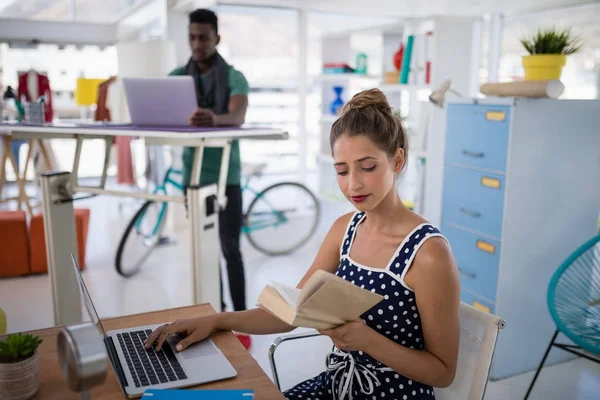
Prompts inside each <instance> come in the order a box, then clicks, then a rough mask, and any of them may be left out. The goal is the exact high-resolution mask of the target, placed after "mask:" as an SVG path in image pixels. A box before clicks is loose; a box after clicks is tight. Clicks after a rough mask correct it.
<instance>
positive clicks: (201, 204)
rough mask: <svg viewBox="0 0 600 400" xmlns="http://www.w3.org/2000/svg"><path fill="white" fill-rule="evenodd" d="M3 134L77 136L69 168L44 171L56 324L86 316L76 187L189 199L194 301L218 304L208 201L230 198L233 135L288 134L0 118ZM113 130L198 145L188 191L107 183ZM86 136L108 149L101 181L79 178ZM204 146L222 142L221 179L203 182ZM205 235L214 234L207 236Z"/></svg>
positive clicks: (156, 141) (149, 140) (152, 141)
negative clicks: (75, 263) (79, 277)
mask: <svg viewBox="0 0 600 400" xmlns="http://www.w3.org/2000/svg"><path fill="white" fill-rule="evenodd" d="M0 136H5V137H10V138H14V139H26V140H38V139H73V140H76V150H75V157H74V161H73V168H72V171H71V172H53V173H49V174H44V176H42V191H43V199H42V202H43V205H44V229H45V236H46V249H47V256H48V272H49V275H50V279H51V282H52V301H53V306H54V319H55V324H56V325H71V324H74V323H79V322H81V321H82V313H81V303H80V296H79V289H78V286H77V282H76V278H75V274H73V267H72V263H71V253H73V255H75V256H76V257H75V258H76V259H77V246H76V237H75V217H74V215H73V200H76V199H75V198H74V195H75V194H76V193H83V194H93V195H99V194H110V195H115V196H122V197H137V198H142V199H148V200H155V201H172V202H180V203H184V202H187V206H188V210H189V212H188V216H189V218H190V220H191V221H190V222H191V229H190V245H191V251H192V277H191V278H192V293H193V295H194V302H195V304H201V303H206V302H209V303H211V304H212V306H213V307H214V308H215V309H220V305H221V299H220V285H219V284H218V279H219V265H218V259H219V254H220V253H219V251H220V245H219V238H218V218H217V213H214V214H212V215H207V210H206V208H207V207H206V201H207V198H209V197H210V196H212V195H215V196H216V197H217V201H218V204H219V206H220V207H221V208H223V207H225V205H226V204H227V198H226V196H225V186H226V182H227V173H228V167H229V156H230V151H231V141H232V140H234V139H287V137H288V134H287V132H284V131H282V130H276V129H253V128H250V129H244V128H222V129H218V128H217V129H216V128H207V129H201V128H192V127H181V128H179V127H177V128H154V127H144V128H139V127H132V126H126V125H106V124H105V125H66V124H65V125H48V126H27V125H17V124H0ZM114 136H135V137H139V138H143V139H144V141H145V143H146V145H147V146H155V145H172V146H189V147H195V148H196V154H195V157H194V161H193V167H192V174H191V180H190V187H189V188H188V190H187V193H186V195H184V196H163V195H151V194H146V193H131V192H122V191H115V190H107V189H105V183H106V170H107V168H108V161H109V152H110V143H112V139H113V137H114ZM86 139H102V140H104V141H105V142H106V152H105V157H104V166H103V170H102V179H101V182H100V185H99V186H98V187H85V186H79V184H78V179H77V175H78V170H79V162H80V157H81V148H82V145H83V141H84V140H86ZM205 147H219V148H223V157H222V160H221V172H220V176H219V182H218V183H217V185H209V186H207V187H203V188H202V189H201V188H200V187H199V184H200V173H201V166H202V155H203V151H204V148H205ZM207 236H209V237H210V240H207Z"/></svg>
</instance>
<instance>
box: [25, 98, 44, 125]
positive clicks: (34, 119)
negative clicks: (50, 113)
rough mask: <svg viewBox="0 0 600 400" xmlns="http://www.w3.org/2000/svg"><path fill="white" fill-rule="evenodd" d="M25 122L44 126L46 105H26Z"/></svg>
mask: <svg viewBox="0 0 600 400" xmlns="http://www.w3.org/2000/svg"><path fill="white" fill-rule="evenodd" d="M23 106H24V109H25V122H26V123H27V124H29V125H44V103H31V102H30V103H25V104H24V105H23Z"/></svg>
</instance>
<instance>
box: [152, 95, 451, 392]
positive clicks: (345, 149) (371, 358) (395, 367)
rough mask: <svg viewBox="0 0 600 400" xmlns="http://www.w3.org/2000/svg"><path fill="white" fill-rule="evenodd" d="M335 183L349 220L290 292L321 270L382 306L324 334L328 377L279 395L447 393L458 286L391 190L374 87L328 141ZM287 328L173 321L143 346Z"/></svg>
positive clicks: (380, 100) (444, 252) (402, 150)
mask: <svg viewBox="0 0 600 400" xmlns="http://www.w3.org/2000/svg"><path fill="white" fill-rule="evenodd" d="M330 144H331V150H332V154H333V158H334V166H335V169H336V171H337V174H338V184H339V187H340V189H341V191H342V192H343V193H344V195H345V196H346V198H347V199H348V200H349V201H350V202H351V203H352V204H353V205H354V206H355V207H356V209H357V210H358V212H356V213H350V214H347V215H344V216H342V217H340V218H339V219H338V220H337V221H336V222H335V223H334V224H333V226H332V227H331V229H330V231H329V233H328V234H327V237H326V238H325V240H324V242H323V244H322V246H321V248H320V250H319V253H318V254H317V257H316V258H315V261H314V262H313V264H312V266H311V267H310V269H309V270H308V272H307V273H306V275H305V276H304V277H303V278H302V280H301V281H300V283H299V284H298V287H299V288H301V287H302V286H303V285H304V284H305V282H306V281H307V280H308V279H309V278H310V277H311V276H312V274H313V273H314V272H315V271H316V270H318V269H324V270H327V271H329V272H331V273H335V274H336V275H338V276H341V277H342V278H343V279H346V280H348V281H351V282H352V283H353V284H355V285H358V286H360V287H362V288H364V289H366V290H371V291H374V292H377V293H379V294H381V295H382V296H384V300H383V301H382V302H380V303H379V304H377V305H376V306H375V307H373V308H372V309H371V310H369V311H367V312H366V313H365V314H364V315H362V316H361V319H358V320H356V321H350V322H347V323H345V324H343V325H341V326H339V327H337V328H335V329H328V330H322V331H320V332H321V333H322V334H324V335H327V336H329V337H330V338H331V339H332V341H333V343H334V345H335V347H336V349H337V350H336V351H334V352H332V353H330V354H329V355H328V357H327V370H326V371H324V372H323V373H321V374H320V375H318V376H316V377H315V378H312V379H309V380H307V381H305V382H303V383H300V384H298V385H297V386H295V387H294V388H292V389H290V390H288V391H286V392H285V393H284V396H285V397H286V398H288V399H302V400H306V399H309V398H310V399H313V400H314V399H316V398H319V399H337V400H342V399H346V398H347V399H367V398H368V399H372V398H376V399H380V398H390V399H403V400H404V399H433V398H434V392H433V387H446V386H449V385H450V384H451V383H452V381H453V379H454V374H455V371H456V363H457V356H458V344H459V329H460V327H459V304H460V300H459V297H460V294H459V292H460V284H459V278H458V270H457V267H456V264H455V261H454V258H453V256H452V253H451V251H450V247H449V246H448V243H447V241H446V240H445V238H444V237H443V236H442V235H441V234H440V233H439V231H438V230H437V229H436V228H435V227H433V226H432V225H430V224H428V223H427V221H425V220H424V219H423V218H421V217H420V216H419V215H417V214H415V213H414V212H412V211H411V210H409V209H408V208H407V207H406V206H404V204H403V203H402V201H401V200H400V197H399V196H398V193H397V188H396V182H397V177H398V174H399V173H400V172H401V171H402V169H403V167H404V165H405V162H406V159H407V154H408V142H407V137H406V133H405V131H404V128H403V127H402V124H401V122H400V121H399V120H398V119H397V118H396V117H395V116H394V115H393V114H392V112H391V108H390V106H389V104H388V102H387V99H386V98H385V96H384V95H383V93H381V92H380V91H379V90H377V89H371V90H367V91H364V92H361V93H358V94H357V95H355V96H354V97H353V98H352V100H351V101H350V102H349V103H348V104H347V105H346V106H345V107H344V110H343V115H342V116H341V117H340V118H339V119H338V120H337V121H336V122H335V123H334V124H333V127H332V129H331V135H330ZM292 329H294V328H293V327H292V326H289V325H287V324H286V323H284V322H282V321H280V320H279V319H277V318H275V317H273V316H271V315H270V314H268V313H267V312H266V311H263V310H261V309H253V310H248V311H243V312H235V313H222V314H215V315H211V316H208V317H200V318H196V319H190V320H183V321H177V322H175V323H173V324H170V325H165V326H162V327H160V328H158V329H157V330H156V331H155V332H154V333H153V334H152V335H151V336H150V337H149V338H148V340H147V342H146V346H149V345H150V344H151V343H154V342H155V341H157V350H158V349H160V347H161V345H162V344H163V342H164V340H165V339H166V338H167V337H168V336H169V335H171V334H175V333H184V334H187V337H185V338H184V339H183V340H181V342H179V344H178V345H177V350H178V351H181V350H183V349H185V348H186V347H187V346H189V345H190V344H191V343H194V342H196V341H199V340H202V339H204V338H206V337H207V336H209V335H210V333H211V332H212V331H214V330H234V331H240V332H246V333H250V334H272V333H281V332H288V331H290V330H292Z"/></svg>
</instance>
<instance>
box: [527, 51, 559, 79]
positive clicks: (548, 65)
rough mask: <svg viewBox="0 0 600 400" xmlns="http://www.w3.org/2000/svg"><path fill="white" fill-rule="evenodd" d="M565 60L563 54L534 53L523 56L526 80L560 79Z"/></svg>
mask: <svg viewBox="0 0 600 400" xmlns="http://www.w3.org/2000/svg"><path fill="white" fill-rule="evenodd" d="M566 62H567V56H565V55H563V54H536V55H532V56H524V57H523V68H524V69H525V80H526V81H546V80H552V79H560V75H561V74H562V69H563V67H564V66H565V64H566Z"/></svg>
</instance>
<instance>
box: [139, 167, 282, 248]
mask: <svg viewBox="0 0 600 400" xmlns="http://www.w3.org/2000/svg"><path fill="white" fill-rule="evenodd" d="M172 175H179V176H181V175H182V171H181V170H178V169H174V168H169V169H168V170H167V172H166V173H165V177H164V179H163V181H162V183H161V184H159V185H157V186H156V187H155V188H154V190H153V191H152V194H159V193H160V194H164V195H166V194H167V185H169V184H170V185H172V186H174V187H175V188H177V189H179V190H180V191H182V192H183V191H184V186H183V184H182V183H181V182H178V181H176V180H174V179H173V178H172ZM251 180H252V176H248V177H246V178H245V180H244V183H243V184H242V193H243V192H245V191H249V192H250V193H252V194H253V195H254V197H256V198H261V197H262V196H261V192H258V191H256V190H254V189H253V188H252V187H251V186H250V181H251ZM265 203H266V204H267V205H269V206H270V207H271V209H272V211H267V212H264V213H258V215H262V214H264V215H265V216H267V215H268V216H275V218H276V220H275V222H273V220H272V218H269V219H268V220H266V221H262V220H258V221H255V222H253V224H252V226H248V225H247V223H246V214H244V225H243V226H242V232H244V233H248V232H253V231H257V230H260V229H264V228H266V227H269V226H275V227H277V226H279V225H282V224H285V223H286V222H287V218H286V217H285V215H284V213H283V212H281V211H277V210H275V209H274V207H273V206H272V205H271V204H269V202H268V201H267V200H265ZM166 211H167V203H166V202H165V203H163V205H162V207H161V209H160V212H159V214H158V219H157V221H162V220H163V218H164V217H165V213H166ZM145 215H146V211H144V212H143V213H142V214H140V216H139V218H138V220H137V221H136V222H135V228H136V230H138V231H139V230H140V226H141V224H142V221H143V219H144V216H145ZM160 227H161V224H160V223H157V224H156V225H155V226H154V228H153V230H152V237H154V236H155V235H156V234H157V232H158V230H159V229H160Z"/></svg>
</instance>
